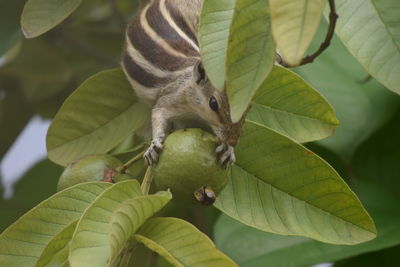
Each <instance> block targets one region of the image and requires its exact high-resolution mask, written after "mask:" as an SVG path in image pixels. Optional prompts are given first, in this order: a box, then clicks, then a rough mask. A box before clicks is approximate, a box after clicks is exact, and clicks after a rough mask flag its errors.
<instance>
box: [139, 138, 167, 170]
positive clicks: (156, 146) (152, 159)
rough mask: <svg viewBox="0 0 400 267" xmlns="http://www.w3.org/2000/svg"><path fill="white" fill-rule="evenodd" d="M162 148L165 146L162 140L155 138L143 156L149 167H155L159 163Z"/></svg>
mask: <svg viewBox="0 0 400 267" xmlns="http://www.w3.org/2000/svg"><path fill="white" fill-rule="evenodd" d="M162 148H163V144H162V140H161V138H155V139H153V141H151V145H150V146H149V148H148V149H147V151H146V152H145V153H144V155H143V157H144V160H145V161H146V163H147V165H149V166H150V165H155V164H156V163H157V161H158V156H159V153H160V152H161V150H162Z"/></svg>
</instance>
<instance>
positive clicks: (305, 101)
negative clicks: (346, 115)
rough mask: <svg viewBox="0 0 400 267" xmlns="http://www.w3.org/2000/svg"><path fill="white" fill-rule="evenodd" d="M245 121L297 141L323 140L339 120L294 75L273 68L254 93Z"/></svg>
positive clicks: (315, 93)
mask: <svg viewBox="0 0 400 267" xmlns="http://www.w3.org/2000/svg"><path fill="white" fill-rule="evenodd" d="M251 106H252V107H251V110H250V112H249V114H248V115H247V117H246V119H247V120H250V121H254V122H257V123H260V124H263V125H265V126H267V127H269V128H272V129H274V130H275V131H278V132H279V133H281V134H284V135H287V136H289V137H291V138H293V139H295V140H296V141H298V142H309V141H313V140H318V139H322V138H325V137H327V136H329V135H331V134H332V133H333V131H334V130H335V128H336V126H337V125H338V120H337V119H336V117H335V114H334V112H333V109H332V107H331V106H330V105H329V103H328V102H327V101H326V100H325V98H324V97H322V96H321V95H320V94H319V93H318V92H317V91H315V89H313V88H312V87H311V86H310V85H309V84H307V83H306V82H305V81H304V80H303V79H302V78H301V77H299V76H298V75H297V74H295V73H293V72H291V71H290V70H287V69H285V68H282V67H278V66H274V68H273V69H272V72H271V73H270V75H268V77H267V79H265V81H264V82H263V84H262V85H261V86H260V88H259V89H258V90H257V93H256V95H255V96H254V98H253V103H252V105H251Z"/></svg>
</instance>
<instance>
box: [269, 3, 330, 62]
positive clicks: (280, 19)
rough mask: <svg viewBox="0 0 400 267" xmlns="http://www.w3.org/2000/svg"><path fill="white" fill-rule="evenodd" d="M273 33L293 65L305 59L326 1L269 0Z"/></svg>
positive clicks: (282, 51) (286, 58)
mask: <svg viewBox="0 0 400 267" xmlns="http://www.w3.org/2000/svg"><path fill="white" fill-rule="evenodd" d="M269 4H270V10H271V26H272V34H273V36H274V39H275V41H276V46H277V48H278V49H279V53H281V55H282V56H283V58H284V59H285V61H286V62H287V63H289V64H291V65H297V64H299V63H300V61H301V60H302V58H303V56H304V54H305V52H306V51H307V48H308V46H309V45H310V43H311V41H312V39H313V37H314V35H315V33H316V31H317V29H318V26H319V24H320V22H321V16H322V11H323V8H324V4H325V1H324V0H296V1H293V0H269Z"/></svg>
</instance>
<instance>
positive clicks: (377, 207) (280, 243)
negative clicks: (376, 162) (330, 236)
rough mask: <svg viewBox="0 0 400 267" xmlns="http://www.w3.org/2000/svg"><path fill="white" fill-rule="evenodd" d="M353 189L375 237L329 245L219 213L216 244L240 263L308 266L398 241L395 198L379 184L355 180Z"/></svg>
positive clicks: (253, 266) (247, 266) (250, 266)
mask: <svg viewBox="0 0 400 267" xmlns="http://www.w3.org/2000/svg"><path fill="white" fill-rule="evenodd" d="M356 192H357V193H358V194H359V195H360V198H361V200H362V202H363V203H364V205H365V206H366V207H367V208H368V210H369V211H370V212H371V215H372V216H373V217H374V218H375V221H376V226H377V232H378V236H377V238H375V239H374V240H371V241H368V242H366V243H363V244H359V245H354V246H344V245H330V244H324V243H321V242H318V241H315V240H311V239H307V238H302V237H285V236H278V235H274V234H270V233H263V232H261V231H258V230H256V229H254V228H249V227H248V226H245V225H243V224H240V223H238V222H236V221H234V220H232V219H230V218H228V217H227V216H222V217H221V218H220V219H219V221H218V222H217V224H216V225H215V232H214V233H215V240H216V244H217V246H218V247H219V248H220V249H221V250H222V251H223V252H225V253H226V254H227V255H229V256H230V257H232V258H233V259H234V260H235V261H237V262H238V264H239V265H240V266H243V267H260V266H263V267H269V266H271V267H294V266H311V265H314V264H317V263H322V262H333V261H337V260H340V259H345V258H348V257H352V256H355V255H360V254H362V253H366V252H371V251H376V250H381V249H384V248H388V247H391V246H395V245H398V244H400V214H399V212H398V210H399V209H398V200H397V199H396V198H394V197H393V196H391V195H390V193H388V192H387V191H385V190H382V188H380V187H379V184H359V185H358V187H356ZM288 255H290V257H288ZM353 266H358V265H353ZM360 266H363V265H360Z"/></svg>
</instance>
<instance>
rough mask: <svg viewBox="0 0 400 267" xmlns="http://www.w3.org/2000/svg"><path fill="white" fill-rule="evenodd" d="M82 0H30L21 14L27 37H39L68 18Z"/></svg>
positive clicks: (22, 25)
mask: <svg viewBox="0 0 400 267" xmlns="http://www.w3.org/2000/svg"><path fill="white" fill-rule="evenodd" d="M81 2H82V0H68V1H65V0H28V2H27V3H26V4H25V7H24V10H23V12H22V15H21V27H22V30H23V32H24V34H25V37H27V38H34V37H37V36H39V35H41V34H43V33H45V32H47V31H49V30H51V29H52V28H54V27H55V26H56V25H58V24H59V23H60V22H62V21H63V20H64V19H66V18H67V17H68V16H69V15H70V14H71V13H72V12H73V11H74V10H75V9H76V8H77V7H78V6H79V5H80V4H81Z"/></svg>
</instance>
